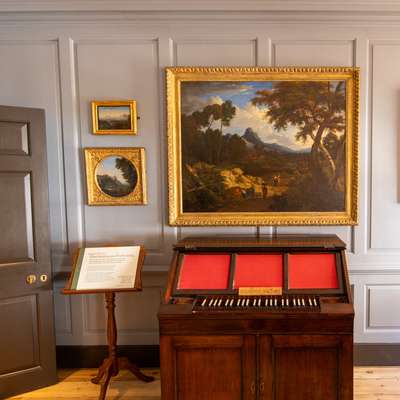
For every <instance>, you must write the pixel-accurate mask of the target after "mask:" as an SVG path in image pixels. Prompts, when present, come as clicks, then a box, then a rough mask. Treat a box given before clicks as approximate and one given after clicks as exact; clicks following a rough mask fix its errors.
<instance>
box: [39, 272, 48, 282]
mask: <svg viewBox="0 0 400 400" xmlns="http://www.w3.org/2000/svg"><path fill="white" fill-rule="evenodd" d="M48 278H49V277H48V276H47V274H42V275H40V278H39V279H40V282H43V283H44V282H47V279H48Z"/></svg>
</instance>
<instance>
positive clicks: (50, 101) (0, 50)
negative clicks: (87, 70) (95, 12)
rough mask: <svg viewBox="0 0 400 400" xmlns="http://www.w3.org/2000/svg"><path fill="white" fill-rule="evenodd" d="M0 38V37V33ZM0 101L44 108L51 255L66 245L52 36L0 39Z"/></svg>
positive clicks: (56, 68) (55, 48) (56, 65)
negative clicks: (44, 37)
mask: <svg viewBox="0 0 400 400" xmlns="http://www.w3.org/2000/svg"><path fill="white" fill-rule="evenodd" d="M0 39H1V37H0ZM0 59H1V62H0V104H4V105H10V106H21V107H37V108H44V109H45V111H46V132H47V159H48V163H49V165H50V166H51V167H50V168H49V171H48V175H49V206H50V222H51V225H50V235H51V242H52V250H53V256H54V254H55V253H63V252H65V251H66V249H67V233H66V219H65V201H64V198H65V188H64V166H63V153H62V122H61V110H60V107H61V104H60V103H61V101H60V96H61V93H60V87H59V67H60V66H59V63H58V42H57V41H56V40H32V39H31V38H30V37H26V39H25V40H12V39H7V40H0Z"/></svg>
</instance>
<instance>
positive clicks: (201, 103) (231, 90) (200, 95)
mask: <svg viewBox="0 0 400 400" xmlns="http://www.w3.org/2000/svg"><path fill="white" fill-rule="evenodd" d="M250 90H251V86H250V85H246V84H242V83H240V82H239V83H238V82H182V83H181V106H182V112H184V113H185V114H191V113H192V112H194V111H197V110H201V109H202V108H204V107H205V106H207V105H209V104H215V101H214V100H215V99H217V98H220V99H221V101H224V100H226V99H227V98H229V97H231V96H237V95H240V94H245V93H247V92H249V91H250Z"/></svg>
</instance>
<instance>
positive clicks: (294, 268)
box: [288, 253, 339, 289]
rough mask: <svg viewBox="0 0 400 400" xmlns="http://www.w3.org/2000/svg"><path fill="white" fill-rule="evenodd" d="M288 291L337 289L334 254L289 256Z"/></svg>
mask: <svg viewBox="0 0 400 400" xmlns="http://www.w3.org/2000/svg"><path fill="white" fill-rule="evenodd" d="M288 263H289V279H288V282H289V289H338V288H339V281H338V276H337V270H336V256H335V254H334V253H321V254H289V256H288Z"/></svg>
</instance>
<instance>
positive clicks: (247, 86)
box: [181, 81, 312, 150]
mask: <svg viewBox="0 0 400 400" xmlns="http://www.w3.org/2000/svg"><path fill="white" fill-rule="evenodd" d="M267 89H272V82H267V81H259V82H257V81H254V82H243V81H242V82H216V81H214V82H207V81H203V82H182V83H181V107H182V112H183V113H185V114H191V113H192V112H194V111H198V110H202V109H203V108H204V107H205V106H206V105H208V104H215V103H217V104H222V103H223V102H224V101H226V100H231V101H232V103H233V104H234V105H235V106H236V114H235V116H234V118H233V119H232V120H231V123H230V126H229V127H226V128H224V132H223V133H224V134H226V133H231V134H234V133H236V134H238V135H240V136H241V135H243V133H244V132H245V130H246V129H247V128H249V127H250V128H252V129H253V130H254V131H255V132H257V133H258V135H259V137H260V138H261V139H262V140H263V141H264V142H266V143H277V144H280V145H282V146H286V147H289V148H290V149H292V150H304V149H307V148H310V146H311V145H312V141H311V140H310V139H309V140H307V141H306V142H305V143H303V142H302V141H297V140H296V139H295V134H296V132H297V128H296V127H293V126H290V125H289V126H288V128H287V129H286V130H280V131H276V130H275V129H274V128H273V126H272V125H271V124H270V123H269V122H268V121H267V119H266V118H265V113H266V111H267V108H266V107H265V106H259V105H253V104H252V103H251V100H252V99H253V98H254V97H256V92H257V91H259V90H267ZM215 127H219V124H216V126H215Z"/></svg>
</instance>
